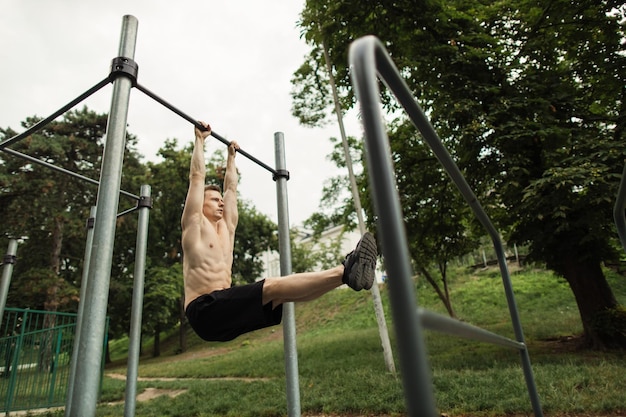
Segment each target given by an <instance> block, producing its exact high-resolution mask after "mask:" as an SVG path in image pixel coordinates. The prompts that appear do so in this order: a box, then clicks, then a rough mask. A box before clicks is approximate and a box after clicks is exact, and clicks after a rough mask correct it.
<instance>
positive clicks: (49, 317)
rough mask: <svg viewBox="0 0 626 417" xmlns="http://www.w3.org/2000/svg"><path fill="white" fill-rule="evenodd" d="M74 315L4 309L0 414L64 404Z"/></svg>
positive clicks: (0, 327)
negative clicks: (0, 412) (1, 412)
mask: <svg viewBox="0 0 626 417" xmlns="http://www.w3.org/2000/svg"><path fill="white" fill-rule="evenodd" d="M76 316H77V315H76V314H71V313H58V312H49V311H37V310H29V309H17V308H7V309H5V311H4V315H3V318H2V323H1V324H0V336H1V337H0V361H1V362H0V411H3V412H7V413H8V412H10V411H15V410H28V409H35V408H48V407H54V406H61V405H64V403H65V395H66V391H67V385H68V379H69V374H70V359H71V357H72V348H73V344H74V333H75V330H76ZM100 371H102V369H100Z"/></svg>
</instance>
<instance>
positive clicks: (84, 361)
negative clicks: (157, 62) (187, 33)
mask: <svg viewBox="0 0 626 417" xmlns="http://www.w3.org/2000/svg"><path fill="white" fill-rule="evenodd" d="M137 26H138V21H137V19H136V18H135V17H133V16H130V15H126V16H124V18H123V23H122V32H121V40H120V48H119V56H122V57H126V58H130V59H134V55H135V43H136V40H137ZM131 88H132V81H131V80H130V79H129V78H127V77H118V78H117V79H116V80H115V81H114V82H113V97H112V100H111V111H110V112H109V120H108V127H107V135H106V144H105V151H104V155H103V160H102V171H101V175H100V186H99V187H98V203H97V216H96V222H95V228H94V236H93V246H92V256H91V263H90V265H89V282H88V284H87V294H86V295H85V300H84V302H85V316H84V318H83V325H82V328H81V334H80V347H79V355H80V360H79V361H78V363H77V366H76V381H77V382H78V383H76V384H74V392H73V393H72V407H71V410H70V416H72V417H91V416H95V413H96V403H97V401H98V391H99V386H100V372H99V370H100V369H101V364H102V357H103V348H104V346H103V344H104V336H105V328H106V326H105V325H106V310H107V301H108V295H109V283H110V278H111V277H110V275H111V262H112V257H113V242H114V239H115V224H116V218H117V206H118V203H119V190H120V183H121V178H122V162H123V159H124V144H125V137H126V121H127V118H128V102H129V99H130V91H131Z"/></svg>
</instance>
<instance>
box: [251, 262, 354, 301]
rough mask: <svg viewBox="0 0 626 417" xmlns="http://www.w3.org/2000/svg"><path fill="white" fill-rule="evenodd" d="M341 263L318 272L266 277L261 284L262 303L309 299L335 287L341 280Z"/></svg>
mask: <svg viewBox="0 0 626 417" xmlns="http://www.w3.org/2000/svg"><path fill="white" fill-rule="evenodd" d="M343 271H344V267H343V265H340V266H337V267H335V268H332V269H327V270H325V271H320V272H303V273H299V274H292V275H286V276H284V277H274V278H267V279H266V280H265V284H264V285H263V305H265V304H267V303H269V302H272V307H276V306H278V305H280V304H282V303H288V302H294V301H310V300H314V299H316V298H318V297H320V296H321V295H323V294H326V293H327V292H328V291H330V290H332V289H335V288H337V287H338V286H340V285H341V284H342V283H343V282H342V280H341V278H342V276H343Z"/></svg>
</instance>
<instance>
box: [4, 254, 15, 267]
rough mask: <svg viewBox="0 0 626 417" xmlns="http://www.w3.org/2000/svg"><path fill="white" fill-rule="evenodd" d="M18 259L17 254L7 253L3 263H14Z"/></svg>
mask: <svg viewBox="0 0 626 417" xmlns="http://www.w3.org/2000/svg"><path fill="white" fill-rule="evenodd" d="M16 260H17V256H15V255H9V254H6V255H4V258H3V259H2V265H8V264H14V263H15V261H16Z"/></svg>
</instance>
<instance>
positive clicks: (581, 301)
mask: <svg viewBox="0 0 626 417" xmlns="http://www.w3.org/2000/svg"><path fill="white" fill-rule="evenodd" d="M563 276H564V278H565V279H566V280H567V282H568V283H569V286H570V288H571V289H572V292H573V293H574V298H575V299H576V304H577V305H578V311H579V313H580V318H581V321H582V324H583V330H584V339H585V345H586V346H587V347H590V348H592V349H606V348H610V347H622V348H624V347H626V340H624V334H626V333H625V331H626V329H621V332H618V333H617V334H612V332H608V333H607V332H606V331H603V329H602V328H599V326H598V325H597V324H598V322H597V321H598V318H599V317H600V316H601V315H603V314H605V313H606V312H607V311H609V310H614V309H615V308H616V307H618V303H617V300H616V299H615V296H614V295H613V291H612V290H611V287H609V284H608V282H607V281H606V278H605V276H604V272H603V271H602V268H601V265H600V263H599V262H597V261H580V260H578V259H577V258H576V257H574V256H566V257H565V259H564V260H563ZM613 325H615V326H620V324H619V323H617V322H616V323H613ZM619 333H621V337H620V336H619Z"/></svg>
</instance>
